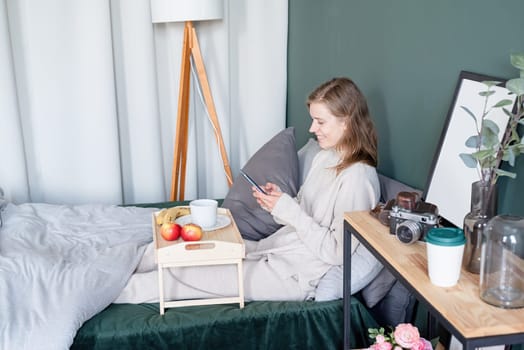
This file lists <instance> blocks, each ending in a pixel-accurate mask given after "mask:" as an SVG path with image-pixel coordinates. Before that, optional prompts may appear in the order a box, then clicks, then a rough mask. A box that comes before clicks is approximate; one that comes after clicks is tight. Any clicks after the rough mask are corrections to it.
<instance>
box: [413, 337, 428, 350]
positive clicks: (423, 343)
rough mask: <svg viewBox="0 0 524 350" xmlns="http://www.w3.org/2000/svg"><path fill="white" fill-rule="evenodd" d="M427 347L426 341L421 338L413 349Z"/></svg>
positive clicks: (420, 349) (419, 349) (421, 349)
mask: <svg viewBox="0 0 524 350" xmlns="http://www.w3.org/2000/svg"><path fill="white" fill-rule="evenodd" d="M425 348H426V343H425V342H424V339H422V338H420V339H419V340H418V342H417V343H416V344H415V345H413V346H412V347H411V350H424V349H425Z"/></svg>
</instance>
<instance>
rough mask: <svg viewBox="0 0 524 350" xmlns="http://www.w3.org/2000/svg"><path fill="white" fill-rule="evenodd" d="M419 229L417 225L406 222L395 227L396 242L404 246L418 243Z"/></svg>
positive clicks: (412, 222)
mask: <svg viewBox="0 0 524 350" xmlns="http://www.w3.org/2000/svg"><path fill="white" fill-rule="evenodd" d="M420 232H421V227H420V225H419V224H418V223H416V222H414V221H410V220H406V221H404V222H402V223H400V224H399V225H398V226H397V229H396V231H395V235H396V236H397V238H398V240H399V241H401V242H402V243H405V244H411V243H413V242H416V241H418V239H419V237H420Z"/></svg>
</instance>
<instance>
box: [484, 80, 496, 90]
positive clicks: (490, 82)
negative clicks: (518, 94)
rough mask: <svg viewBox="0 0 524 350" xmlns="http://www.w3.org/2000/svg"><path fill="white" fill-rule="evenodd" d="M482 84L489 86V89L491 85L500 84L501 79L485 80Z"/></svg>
mask: <svg viewBox="0 0 524 350" xmlns="http://www.w3.org/2000/svg"><path fill="white" fill-rule="evenodd" d="M482 84H484V85H486V86H487V87H488V90H489V88H490V87H492V86H495V85H498V84H500V81H496V80H484V81H483V82H482Z"/></svg>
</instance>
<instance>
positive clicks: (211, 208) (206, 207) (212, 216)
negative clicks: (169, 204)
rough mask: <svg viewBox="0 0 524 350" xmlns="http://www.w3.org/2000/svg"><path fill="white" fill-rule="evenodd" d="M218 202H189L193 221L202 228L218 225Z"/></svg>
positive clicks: (200, 200)
mask: <svg viewBox="0 0 524 350" xmlns="http://www.w3.org/2000/svg"><path fill="white" fill-rule="evenodd" d="M217 208H218V202H217V201H216V200H214V199H195V200H194V201H191V202H189V210H190V211H191V221H192V222H193V223H195V224H197V225H199V226H201V227H202V228H209V227H213V226H215V225H216V222H217Z"/></svg>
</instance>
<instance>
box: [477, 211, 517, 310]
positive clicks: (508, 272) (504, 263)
mask: <svg viewBox="0 0 524 350" xmlns="http://www.w3.org/2000/svg"><path fill="white" fill-rule="evenodd" d="M480 298H481V299H482V300H483V301H485V302H486V303H488V304H491V305H494V306H498V307H501V308H508V309H513V308H521V307H524V218H522V217H518V216H510V215H498V216H495V217H494V218H492V219H491V220H490V221H489V223H488V225H487V227H486V229H485V230H484V238H483V243H482V254H481V269H480Z"/></svg>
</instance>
